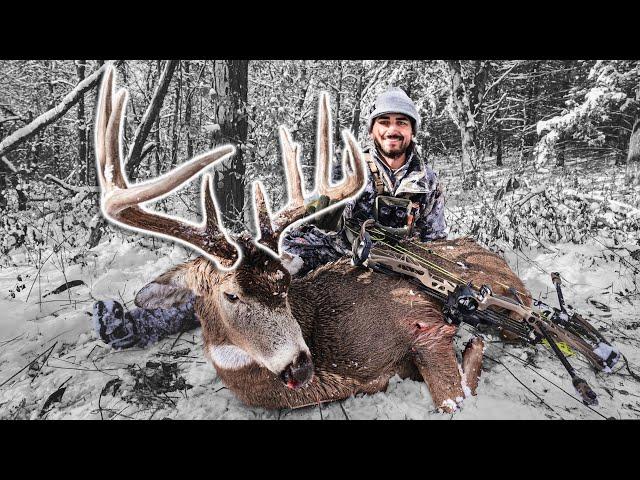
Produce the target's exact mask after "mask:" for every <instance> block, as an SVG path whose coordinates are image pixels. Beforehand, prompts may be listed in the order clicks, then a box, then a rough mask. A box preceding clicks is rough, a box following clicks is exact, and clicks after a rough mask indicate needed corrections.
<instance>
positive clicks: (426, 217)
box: [414, 181, 447, 242]
mask: <svg viewBox="0 0 640 480" xmlns="http://www.w3.org/2000/svg"><path fill="white" fill-rule="evenodd" d="M444 204H445V194H444V189H443V188H442V185H440V183H439V182H437V181H436V188H435V189H434V190H433V192H432V193H431V194H430V195H427V198H426V201H425V202H424V203H423V204H421V205H420V216H419V218H418V220H417V221H416V224H415V227H414V236H418V237H419V238H420V240H421V241H423V242H428V241H431V240H437V239H438V238H446V236H447V233H446V232H445V230H446V228H447V222H446V221H445V218H444Z"/></svg>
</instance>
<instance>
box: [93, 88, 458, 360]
mask: <svg viewBox="0 0 640 480" xmlns="http://www.w3.org/2000/svg"><path fill="white" fill-rule="evenodd" d="M367 120H368V130H369V139H370V145H369V146H368V148H365V159H366V161H367V165H368V167H369V178H368V182H367V185H366V186H365V189H364V191H363V193H362V194H361V195H360V197H358V199H357V200H352V201H350V202H347V203H346V204H345V205H344V207H343V208H342V209H340V208H338V209H336V210H334V211H332V212H329V213H327V214H325V215H322V216H321V217H319V219H317V220H316V222H315V224H310V223H309V224H305V225H303V226H301V227H298V228H296V229H292V230H290V231H289V232H288V233H287V234H286V236H285V237H284V239H283V248H284V252H285V254H284V255H283V256H282V257H283V260H284V263H285V266H286V267H287V268H288V269H289V271H290V272H291V274H292V275H295V276H302V275H305V274H306V273H308V272H309V271H311V270H313V269H315V268H317V267H318V266H320V265H323V264H325V263H328V262H331V261H335V260H338V259H339V258H342V257H344V256H345V255H351V244H352V242H353V240H354V238H355V237H354V235H352V232H351V230H350V229H349V228H348V225H349V222H350V221H354V220H355V221H357V222H362V221H364V220H366V219H369V218H373V219H375V220H376V221H377V222H378V224H379V225H381V226H384V227H387V228H389V229H391V230H392V231H393V233H396V234H400V235H402V236H406V237H411V238H416V239H419V240H420V241H423V242H428V241H431V240H436V239H439V238H444V237H446V236H447V234H446V233H445V228H446V223H445V218H444V202H445V197H444V193H443V190H442V187H441V186H440V183H439V182H438V177H437V176H436V174H435V173H434V172H433V170H432V169H431V168H429V167H428V166H427V165H426V164H425V163H424V161H423V160H422V159H421V158H420V156H419V155H418V152H417V151H416V145H415V142H414V136H415V135H416V134H417V132H418V131H419V129H420V115H419V114H418V111H417V108H416V106H415V104H414V103H413V101H411V99H410V98H409V97H408V96H407V94H406V93H405V92H404V91H403V90H401V89H400V88H395V87H392V88H390V89H388V90H387V91H385V92H383V93H381V94H380V95H379V96H378V97H377V98H376V100H375V103H374V104H373V105H372V106H371V108H370V109H369V115H368V119H367ZM327 201H328V199H326V198H320V199H319V200H317V201H315V202H312V203H311V204H310V205H309V206H308V208H309V209H310V210H312V211H313V210H314V209H318V208H322V207H325V206H326V202H327ZM93 321H94V327H95V329H96V331H97V333H98V334H99V335H100V337H101V338H102V340H103V341H105V342H106V343H109V344H111V345H112V346H113V347H114V348H127V347H131V346H134V345H135V346H138V347H144V346H147V345H150V344H152V343H155V342H157V341H158V340H159V339H161V338H162V337H164V336H166V335H169V334H172V333H177V332H180V331H183V330H186V329H189V328H195V327H197V326H198V324H199V322H198V319H197V318H196V317H195V315H194V312H193V302H189V303H187V304H185V305H183V306H181V307H179V308H172V309H169V310H163V309H142V308H135V309H132V310H130V311H128V312H125V311H124V309H123V308H122V306H121V305H120V304H119V303H118V302H116V301H105V302H102V301H100V302H96V303H95V305H94V312H93Z"/></svg>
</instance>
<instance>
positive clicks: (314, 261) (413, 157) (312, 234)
mask: <svg viewBox="0 0 640 480" xmlns="http://www.w3.org/2000/svg"><path fill="white" fill-rule="evenodd" d="M368 129H369V139H370V145H369V147H368V148H366V149H365V159H366V160H367V165H368V167H369V179H368V182H367V185H366V187H365V189H364V191H363V193H362V194H361V195H360V197H358V199H357V200H352V201H350V202H348V203H347V204H346V205H345V207H344V209H343V210H342V211H341V210H340V209H337V212H333V213H328V214H325V215H323V216H321V217H320V219H319V220H318V221H316V224H315V225H312V224H307V225H305V226H303V227H300V228H297V229H293V230H291V231H289V232H288V234H287V235H286V236H285V238H284V240H283V247H284V249H285V252H286V253H288V254H289V255H290V256H291V258H287V262H286V264H287V267H288V268H289V270H290V271H291V272H292V274H295V275H304V274H306V273H307V272H309V271H310V270H313V269H315V268H316V267H318V266H319V265H322V264H324V263H327V262H330V261H333V260H337V259H338V258H340V257H341V256H343V255H350V254H351V243H352V241H353V238H354V237H353V235H352V232H351V230H350V229H348V228H347V224H348V223H349V220H357V221H359V222H362V221H364V220H366V219H368V218H373V219H375V220H376V221H377V222H378V223H379V224H380V225H383V226H385V227H388V228H390V229H392V230H393V232H394V233H396V234H398V233H399V234H401V235H402V236H407V237H412V238H416V239H419V240H420V241H422V242H428V241H431V240H436V239H439V238H444V237H446V236H447V234H446V233H445V228H446V223H445V218H444V202H445V196H444V193H443V189H442V187H441V185H440V183H439V182H438V177H437V175H436V174H435V172H434V171H433V170H432V169H431V168H429V166H427V165H426V164H425V162H424V161H423V160H422V159H421V158H420V156H419V155H418V152H417V149H416V144H415V142H414V137H415V135H416V134H417V132H418V131H419V129H420V115H419V114H418V110H417V109H416V106H415V104H414V103H413V102H412V101H411V99H410V98H409V97H408V96H407V94H406V93H405V92H404V91H403V90H402V89H400V88H397V87H392V88H390V89H388V90H387V91H385V92H383V93H381V94H380V95H379V96H378V97H377V98H376V100H375V102H374V103H373V105H372V106H371V108H370V109H369V116H368ZM322 202H323V199H322V198H321V199H319V200H318V201H317V203H319V204H320V205H318V206H320V207H322V206H325V205H321V204H322ZM310 208H316V205H310ZM336 217H337V218H336Z"/></svg>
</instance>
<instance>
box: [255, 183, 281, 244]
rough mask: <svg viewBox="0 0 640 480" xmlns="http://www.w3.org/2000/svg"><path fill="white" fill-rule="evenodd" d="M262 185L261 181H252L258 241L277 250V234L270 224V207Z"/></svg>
mask: <svg viewBox="0 0 640 480" xmlns="http://www.w3.org/2000/svg"><path fill="white" fill-rule="evenodd" d="M265 198H266V196H265V194H264V185H262V182H260V181H256V182H254V183H253V204H254V207H255V217H256V223H257V227H258V231H259V232H260V238H259V239H258V240H259V242H260V243H262V244H263V245H266V246H268V247H269V248H270V249H271V250H273V251H274V252H277V251H278V236H277V235H276V233H275V231H274V229H273V225H272V224H271V209H270V208H269V204H268V203H267V202H266V200H265Z"/></svg>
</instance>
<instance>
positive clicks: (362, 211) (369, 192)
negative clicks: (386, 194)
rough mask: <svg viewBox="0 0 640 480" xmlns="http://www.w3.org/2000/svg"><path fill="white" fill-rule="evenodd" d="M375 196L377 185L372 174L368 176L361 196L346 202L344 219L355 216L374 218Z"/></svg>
mask: <svg viewBox="0 0 640 480" xmlns="http://www.w3.org/2000/svg"><path fill="white" fill-rule="evenodd" d="M375 198H376V191H375V185H374V183H373V179H372V178H371V175H369V176H368V177H367V184H366V185H365V187H364V190H363V191H362V193H361V194H360V196H358V197H357V198H352V199H351V200H349V201H347V202H345V208H344V211H343V212H342V218H343V220H349V219H351V218H354V217H357V218H373V205H374V201H375Z"/></svg>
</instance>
